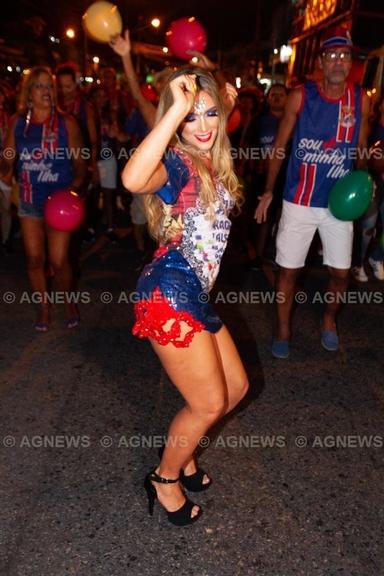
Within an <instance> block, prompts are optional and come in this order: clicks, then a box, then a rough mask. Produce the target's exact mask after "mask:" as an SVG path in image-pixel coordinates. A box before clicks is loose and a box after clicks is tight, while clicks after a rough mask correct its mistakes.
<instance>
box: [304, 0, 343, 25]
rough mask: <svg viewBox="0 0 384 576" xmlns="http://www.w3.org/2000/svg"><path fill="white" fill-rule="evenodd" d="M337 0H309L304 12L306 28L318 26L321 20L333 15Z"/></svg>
mask: <svg viewBox="0 0 384 576" xmlns="http://www.w3.org/2000/svg"><path fill="white" fill-rule="evenodd" d="M336 6H337V0H308V2H307V6H306V8H305V13H304V30H308V28H312V26H317V24H319V22H322V20H325V19H326V18H329V16H332V14H333V13H334V11H335V10H336Z"/></svg>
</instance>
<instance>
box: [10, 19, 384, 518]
mask: <svg viewBox="0 0 384 576" xmlns="http://www.w3.org/2000/svg"><path fill="white" fill-rule="evenodd" d="M110 46H111V48H112V49H113V50H114V52H115V53H116V54H118V55H119V56H120V57H121V61H122V66H123V69H124V72H125V77H126V89H124V90H123V89H121V88H119V87H118V85H117V82H116V73H115V70H113V69H111V68H107V69H105V70H104V73H103V75H102V78H101V81H100V83H97V84H95V85H94V86H93V87H92V88H91V89H90V90H89V92H88V93H85V92H83V91H82V90H81V89H80V88H79V86H78V82H77V76H76V71H75V70H74V68H73V67H72V66H70V65H68V64H65V65H62V66H60V67H59V68H58V69H57V71H56V75H55V76H53V74H52V73H51V71H50V70H48V69H47V68H44V67H36V68H34V69H32V70H31V71H30V73H29V74H28V75H27V76H26V77H25V78H24V81H23V85H22V89H21V92H20V95H19V98H18V102H17V104H16V103H15V102H14V103H12V102H10V99H9V95H6V94H3V93H2V92H1V91H0V111H1V115H0V136H1V142H0V144H1V146H2V149H3V150H6V151H7V153H6V154H3V155H2V158H1V162H0V177H1V180H0V197H1V232H2V244H3V249H4V252H6V251H9V249H10V238H11V236H12V213H13V212H12V211H13V210H14V209H13V208H12V194H13V190H17V197H15V195H14V197H13V201H14V203H15V204H17V215H18V219H19V222H20V228H21V233H22V238H23V242H24V248H25V253H26V262H27V271H28V275H29V280H30V284H31V287H32V290H33V291H34V292H37V293H39V294H40V295H41V305H40V307H39V310H38V315H37V318H36V322H35V326H34V328H35V330H36V331H38V332H46V331H48V330H49V328H50V306H49V302H48V301H47V300H46V294H47V284H48V281H49V277H50V276H51V277H53V279H54V281H55V282H56V283H57V285H58V286H59V287H60V288H61V290H62V291H63V292H64V293H70V291H71V290H72V288H73V286H74V275H73V269H72V265H71V261H70V258H69V253H70V245H71V233H70V232H62V231H58V230H55V229H53V228H51V227H49V226H47V225H46V223H45V221H44V206H45V203H46V202H47V199H48V197H49V196H50V195H52V194H55V192H56V191H57V190H62V189H70V190H74V191H77V192H78V193H79V194H81V195H82V196H83V198H84V201H85V202H86V205H87V222H86V226H85V234H84V235H83V238H84V240H85V239H87V240H88V241H89V240H90V239H91V240H94V241H95V246H96V245H98V244H97V242H99V240H100V238H102V239H103V242H102V243H101V244H100V245H103V246H104V245H105V243H106V242H108V240H109V239H112V238H114V239H116V238H119V237H122V236H124V235H126V234H128V233H130V232H131V231H132V234H133V237H134V239H135V242H136V248H137V250H138V252H139V253H145V250H146V246H147V238H148V234H150V236H151V237H152V238H153V239H154V240H155V242H156V244H157V249H156V251H155V252H154V254H153V256H152V259H151V261H150V262H149V263H147V265H146V266H145V268H144V270H143V271H142V273H141V275H140V278H139V281H138V288H137V290H138V292H139V294H140V295H141V298H140V301H139V302H138V303H137V304H136V305H135V324H134V327H133V333H134V334H135V335H137V336H138V337H140V338H148V339H149V341H150V342H151V345H152V347H153V349H154V351H155V353H156V354H157V356H158V357H159V359H160V362H161V364H162V366H163V368H164V369H165V371H166V372H167V374H168V375H169V377H170V379H171V381H172V382H173V383H174V385H175V386H176V388H177V389H178V391H179V392H180V394H181V395H182V397H183V398H184V400H185V405H184V407H183V408H182V409H181V410H180V411H179V412H178V413H177V414H176V416H175V417H174V419H173V420H172V422H171V424H170V428H169V432H168V440H167V443H166V444H165V446H164V448H163V450H161V454H160V461H159V464H158V465H157V466H156V467H154V468H153V469H152V470H151V471H150V472H149V473H148V474H147V476H146V478H145V489H146V491H147V495H148V502H149V510H150V513H152V511H153V506H154V502H155V500H156V499H158V500H159V501H160V503H161V505H162V506H163V507H164V508H165V510H166V512H167V515H168V519H169V520H170V522H172V523H173V524H175V525H186V524H190V523H192V522H195V521H196V520H198V518H199V517H200V516H201V513H202V509H201V507H200V506H199V505H198V504H195V503H194V502H193V501H191V500H189V498H188V497H187V496H186V494H185V490H191V491H195V492H199V491H201V490H206V489H208V488H209V487H210V486H211V484H212V479H211V477H210V476H208V474H207V473H206V472H205V471H204V470H202V469H201V468H200V467H199V466H198V464H197V462H196V458H195V455H194V453H195V449H196V446H197V444H198V440H199V438H200V437H201V436H203V435H205V434H206V433H207V431H208V430H209V428H210V427H211V426H212V425H213V424H214V423H216V422H217V421H218V420H219V419H220V418H221V417H223V416H224V415H226V414H228V413H229V412H230V411H231V410H233V408H234V407H235V406H236V405H237V404H238V403H239V402H240V400H241V399H242V398H243V397H244V396H245V394H246V393H247V390H248V380H247V375H246V370H245V368H244V366H243V364H242V361H241V359H240V356H239V354H238V352H237V349H236V346H235V343H234V341H233V339H232V337H231V336H230V334H229V332H228V330H227V328H226V327H225V325H224V324H223V322H222V321H221V319H220V318H219V316H218V315H217V313H216V311H215V310H214V309H213V307H212V306H211V305H210V304H209V303H208V302H207V299H206V298H202V295H204V294H207V293H208V292H209V291H210V290H211V289H212V287H213V285H214V282H215V280H216V277H217V274H218V272H219V268H220V262H221V258H222V255H223V253H224V250H225V248H226V245H227V242H228V239H229V233H230V229H231V224H232V223H233V224H234V227H235V233H236V234H237V242H238V249H239V252H240V253H241V254H242V257H243V258H244V261H245V262H246V264H247V265H248V266H249V267H250V268H252V269H253V270H261V269H263V266H264V265H266V263H267V262H268V260H269V259H271V258H272V259H273V261H274V262H275V263H276V265H277V266H278V269H279V271H278V275H277V283H276V289H277V290H278V291H279V292H280V293H282V294H283V295H284V299H283V300H281V301H279V303H278V304H277V328H276V333H275V336H274V339H273V343H272V354H273V355H274V356H275V357H276V358H279V359H284V358H287V357H288V356H289V354H290V343H291V321H292V308H293V301H294V294H295V287H296V281H297V277H298V275H299V273H300V270H301V269H302V268H303V267H304V266H305V262H306V257H307V254H308V251H309V248H310V245H311V243H312V241H313V238H314V236H315V234H316V232H318V234H319V237H320V241H321V246H322V252H323V263H324V265H325V266H327V268H328V271H329V285H328V291H329V292H331V293H332V294H334V295H335V298H334V299H333V300H332V301H330V303H329V304H327V306H326V308H325V310H324V315H323V319H322V323H321V327H320V342H321V345H322V346H323V347H324V348H325V349H326V350H328V351H331V352H335V351H337V350H338V348H339V331H338V325H337V317H338V313H339V311H340V303H339V302H340V299H338V298H337V297H336V296H337V295H340V294H343V293H344V292H345V291H346V290H347V286H348V279H349V276H350V269H351V263H352V247H353V231H354V225H353V223H352V222H348V221H347V222H345V221H341V220H337V219H336V218H335V217H334V216H333V215H332V214H331V212H330V211H329V209H328V197H329V193H330V190H331V189H332V186H333V185H334V183H335V181H336V180H337V178H336V177H335V176H334V172H333V171H332V170H333V164H334V163H333V162H332V159H331V160H330V154H331V153H332V154H333V155H337V166H338V169H339V172H338V173H340V169H341V168H340V167H342V170H343V173H347V172H349V171H350V170H352V169H353V168H354V167H362V168H365V164H364V155H361V158H360V160H359V161H358V163H357V164H354V163H353V161H352V159H351V158H352V155H349V154H348V151H350V150H352V149H357V150H361V149H364V148H366V147H367V146H368V143H373V142H375V140H376V139H380V140H383V139H384V136H383V131H384V105H383V98H381V100H379V101H378V103H377V105H376V108H375V110H374V114H373V116H370V114H371V111H370V102H369V100H368V98H367V96H366V95H365V94H364V93H363V91H362V89H361V88H360V87H359V86H357V85H354V84H351V83H350V82H349V81H348V74H349V72H350V69H351V63H352V50H353V45H352V40H351V38H350V36H349V34H348V33H347V31H346V30H344V29H341V28H340V29H336V30H329V31H328V32H327V34H326V35H325V36H324V37H323V39H322V42H321V46H320V53H319V62H320V66H321V68H322V71H323V77H322V80H321V81H320V82H319V83H317V82H314V81H309V82H306V83H305V84H304V85H302V86H300V87H297V88H295V89H293V90H291V91H290V92H289V93H288V90H287V88H286V87H285V86H284V85H283V84H274V85H272V86H271V87H270V89H269V90H268V91H267V93H266V94H264V93H263V91H262V90H261V88H260V86H253V87H252V86H248V87H245V88H244V89H243V90H240V91H239V92H237V91H236V90H235V88H234V87H233V86H232V85H231V84H230V83H228V82H227V81H226V80H227V79H226V78H225V76H224V75H223V74H222V73H221V72H219V71H217V69H216V66H215V65H214V64H213V63H212V62H211V61H210V60H209V59H208V58H207V57H206V56H204V55H200V54H198V55H197V58H198V64H199V65H198V66H194V67H185V66H184V67H180V68H179V69H177V70H169V69H167V70H165V71H162V72H160V73H159V74H158V75H157V77H156V80H155V83H154V86H153V87H152V88H151V90H150V91H149V92H150V96H149V95H148V90H147V92H146V93H143V89H142V86H141V85H140V80H139V78H138V77H137V74H136V71H135V68H134V65H133V62H132V57H131V44H130V39H129V33H128V32H126V33H125V34H124V36H118V37H115V38H112V39H111V42H110ZM234 109H236V110H237V113H238V117H239V122H238V123H237V125H236V126H235V127H233V126H232V128H230V126H231V122H230V120H231V116H232V114H234ZM12 112H14V114H12ZM314 143H315V144H316V146H315V148H314ZM247 151H257V154H253V153H251V154H248V153H247ZM298 151H299V152H300V154H298ZM59 152H60V153H59ZM79 152H80V153H79ZM244 152H245V153H244ZM314 152H315V153H314ZM332 158H336V156H332ZM340 158H341V160H342V161H341V163H340ZM335 162H336V160H335ZM240 181H241V183H242V184H241V183H240ZM375 182H376V193H375V197H374V199H373V201H372V205H371V206H370V207H369V210H368V212H367V213H366V214H365V215H364V216H363V217H362V218H361V221H360V222H359V223H358V224H357V225H356V232H357V233H358V234H359V231H360V238H361V241H360V250H359V255H358V256H357V257H356V264H357V267H356V268H354V269H353V275H354V277H355V278H356V279H357V280H358V281H362V282H364V281H366V280H367V275H366V268H365V266H366V259H367V257H368V263H369V265H370V267H371V269H372V271H373V273H374V274H375V276H376V278H377V279H378V280H384V269H383V259H384V258H383V251H382V247H380V245H379V244H378V242H377V237H376V238H375V233H377V231H378V229H379V227H380V226H381V227H382V226H383V217H384V214H383V209H384V193H383V175H382V174H381V175H380V174H375ZM128 193H129V194H130V202H129V209H128V211H129V222H130V226H129V227H128V228H125V229H124V232H123V231H122V230H119V227H118V221H117V211H118V210H119V209H123V210H125V209H126V206H127V203H126V202H125V200H123V197H124V196H125V195H126V194H128ZM379 216H380V218H381V221H380V218H379ZM97 235H99V238H98V239H97V238H95V236H97ZM87 246H88V248H87V250H89V242H88V244H87ZM94 252H95V251H93V253H94ZM275 252H276V254H275ZM65 309H66V326H67V327H68V328H70V329H73V328H75V327H76V326H78V324H79V321H80V312H79V310H78V309H77V308H76V306H75V305H74V304H73V303H71V301H70V300H68V301H67V302H66V304H65Z"/></svg>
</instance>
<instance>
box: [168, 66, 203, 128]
mask: <svg viewBox="0 0 384 576" xmlns="http://www.w3.org/2000/svg"><path fill="white" fill-rule="evenodd" d="M169 87H170V89H171V92H172V96H173V104H172V106H171V109H173V110H175V111H177V112H180V120H182V119H183V118H184V117H185V116H186V115H187V114H188V112H190V110H191V109H192V106H193V104H194V102H195V97H196V92H197V86H196V76H195V75H194V74H183V75H182V76H178V77H177V78H175V79H174V80H172V82H171V83H170V85H169Z"/></svg>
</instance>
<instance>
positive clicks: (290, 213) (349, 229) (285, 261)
mask: <svg viewBox="0 0 384 576" xmlns="http://www.w3.org/2000/svg"><path fill="white" fill-rule="evenodd" d="M316 230H318V231H319V235H320V238H321V242H322V245H323V264H325V265H326V266H331V267H332V268H338V269H341V270H346V269H348V268H350V267H351V260H352V243H353V222H344V221H342V220H338V219H337V218H335V217H334V216H333V215H332V214H331V212H330V211H329V210H328V208H311V207H308V206H300V205H299V204H293V203H292V202H287V201H286V200H284V202H283V211H282V214H281V219H280V222H279V230H278V232H277V238H276V252H277V254H276V262H277V264H279V265H280V266H283V268H303V266H304V265H305V259H306V257H307V254H308V251H309V248H310V245H311V242H312V239H313V237H314V235H315V232H316Z"/></svg>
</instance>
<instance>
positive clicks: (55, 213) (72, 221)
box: [44, 190, 85, 232]
mask: <svg viewBox="0 0 384 576" xmlns="http://www.w3.org/2000/svg"><path fill="white" fill-rule="evenodd" d="M84 216H85V210H84V204H83V201H82V200H81V198H80V197H79V196H78V194H76V192H72V191H70V190H59V191H58V192H55V193H54V194H52V196H49V197H48V200H47V203H46V205H45V209H44V218H45V221H46V223H47V224H48V226H50V227H51V228H53V229H54V230H59V231H61V232H73V230H77V228H80V226H81V224H82V222H83V220H84Z"/></svg>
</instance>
